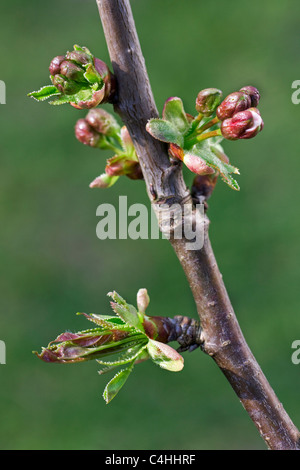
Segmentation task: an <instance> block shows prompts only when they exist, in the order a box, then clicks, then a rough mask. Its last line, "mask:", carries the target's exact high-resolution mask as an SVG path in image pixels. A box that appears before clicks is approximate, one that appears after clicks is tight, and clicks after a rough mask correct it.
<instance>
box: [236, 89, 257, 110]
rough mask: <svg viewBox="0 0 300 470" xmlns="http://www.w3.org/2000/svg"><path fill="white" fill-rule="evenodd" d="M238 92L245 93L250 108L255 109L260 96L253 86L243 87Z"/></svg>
mask: <svg viewBox="0 0 300 470" xmlns="http://www.w3.org/2000/svg"><path fill="white" fill-rule="evenodd" d="M240 91H241V92H243V93H247V94H248V95H249V96H250V99H251V107H252V108H256V107H257V105H258V103H259V100H260V94H259V91H258V89H257V88H255V87H254V86H244V87H243V88H241V89H240Z"/></svg>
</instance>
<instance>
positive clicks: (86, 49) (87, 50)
mask: <svg viewBox="0 0 300 470" xmlns="http://www.w3.org/2000/svg"><path fill="white" fill-rule="evenodd" d="M73 48H74V51H79V52H85V53H86V54H88V55H89V56H90V57H91V59H92V58H93V57H94V56H93V54H92V53H91V51H90V50H89V49H88V48H87V47H85V46H83V47H81V46H78V44H74V46H73Z"/></svg>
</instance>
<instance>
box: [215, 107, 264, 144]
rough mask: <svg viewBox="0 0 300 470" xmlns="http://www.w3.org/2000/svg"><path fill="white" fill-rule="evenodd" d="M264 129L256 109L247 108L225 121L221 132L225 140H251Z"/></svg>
mask: <svg viewBox="0 0 300 470" xmlns="http://www.w3.org/2000/svg"><path fill="white" fill-rule="evenodd" d="M263 127H264V122H263V120H262V118H261V115H260V112H259V111H258V109H257V108H249V109H247V110H246V111H241V112H239V113H236V114H234V116H233V117H232V118H231V119H225V120H224V121H223V122H222V125H221V132H222V135H223V137H224V138H225V139H228V140H237V139H251V138H252V137H255V136H256V135H257V134H258V132H260V131H261V130H262V129H263Z"/></svg>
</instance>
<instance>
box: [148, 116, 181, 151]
mask: <svg viewBox="0 0 300 470" xmlns="http://www.w3.org/2000/svg"><path fill="white" fill-rule="evenodd" d="M146 130H147V131H148V132H149V134H151V135H152V137H154V138H155V139H157V140H161V141H162V142H168V143H173V144H177V145H179V146H180V147H182V146H183V136H182V134H181V133H180V132H179V130H178V129H177V127H176V126H175V125H174V124H173V123H171V122H170V121H164V120H163V119H150V121H148V123H147V126H146Z"/></svg>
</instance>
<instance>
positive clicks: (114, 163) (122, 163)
mask: <svg viewBox="0 0 300 470" xmlns="http://www.w3.org/2000/svg"><path fill="white" fill-rule="evenodd" d="M138 167H140V164H139V162H137V161H135V160H128V159H127V158H126V157H123V156H115V157H112V158H109V159H108V160H107V165H106V167H105V173H106V174H107V175H109V176H122V175H127V176H129V177H131V175H132V176H133V177H132V178H131V179H141V178H137V177H134V176H135V175H136V176H137V168H138Z"/></svg>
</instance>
